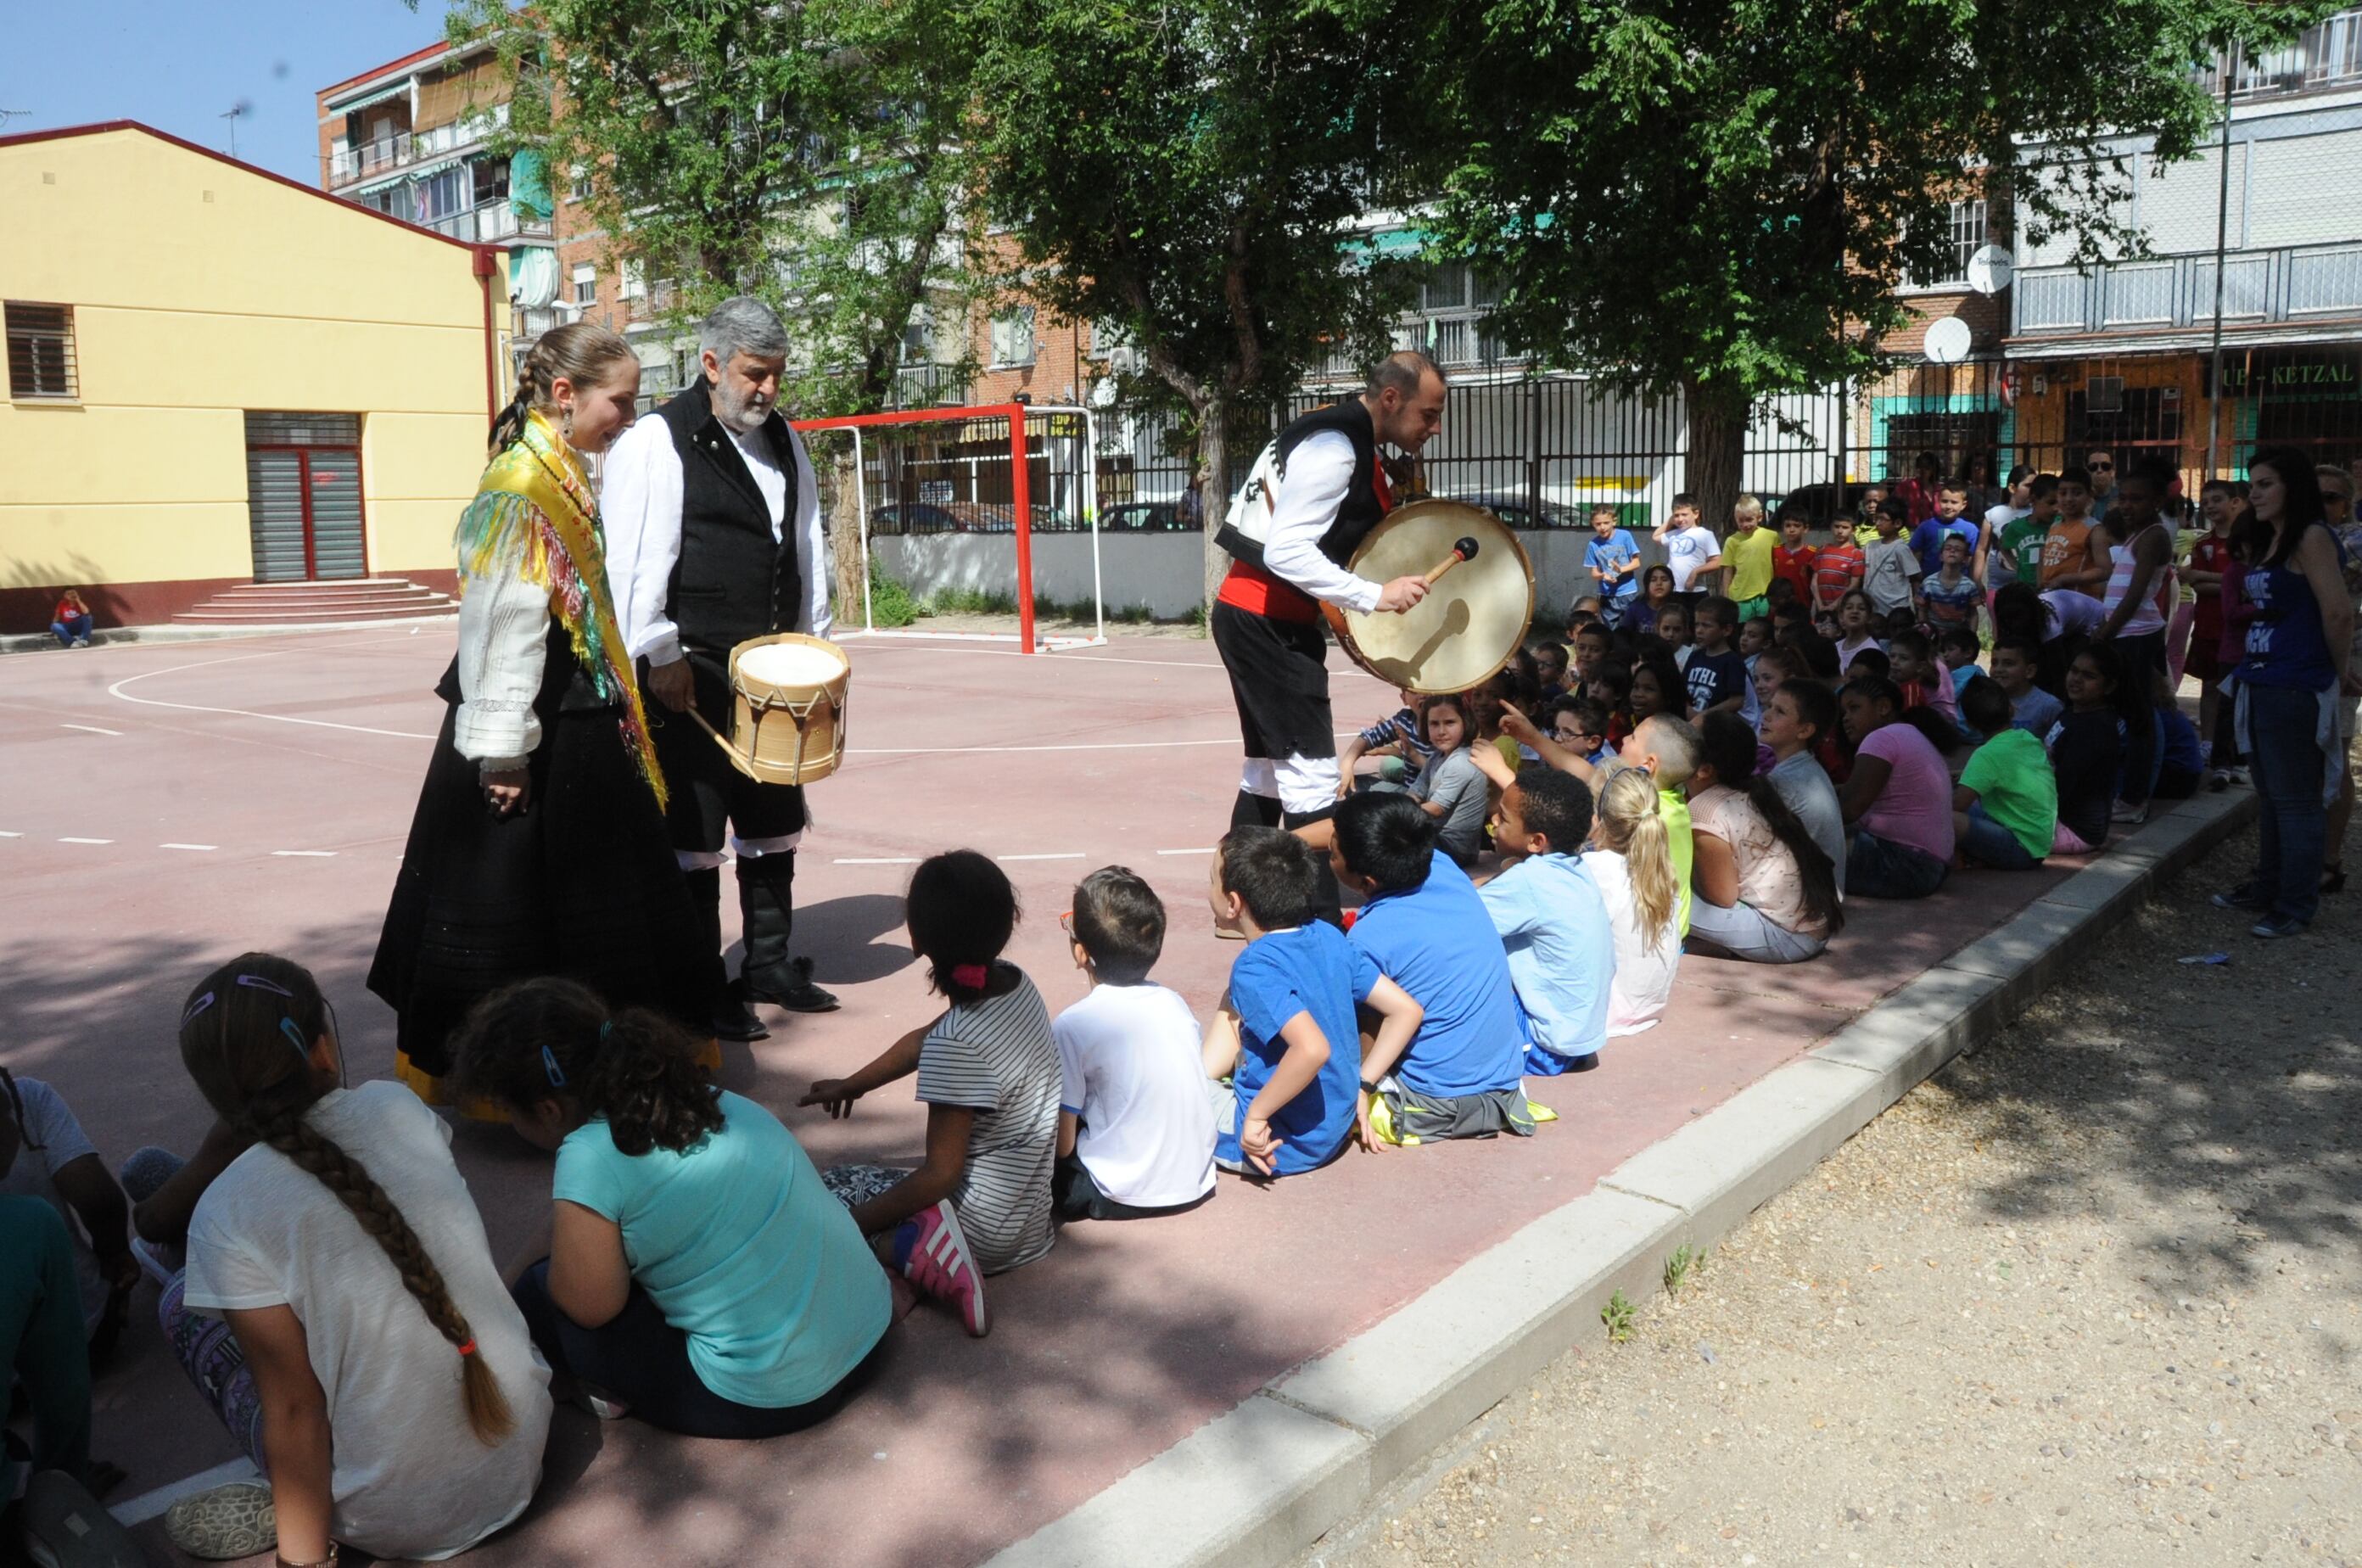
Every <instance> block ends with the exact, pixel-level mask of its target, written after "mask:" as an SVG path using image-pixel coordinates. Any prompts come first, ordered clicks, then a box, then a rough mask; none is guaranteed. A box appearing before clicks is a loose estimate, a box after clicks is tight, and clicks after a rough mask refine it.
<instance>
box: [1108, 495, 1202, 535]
mask: <svg viewBox="0 0 2362 1568" xmlns="http://www.w3.org/2000/svg"><path fill="white" fill-rule="evenodd" d="M1187 526H1188V525H1187V524H1185V523H1183V522H1182V521H1181V508H1180V507H1179V506H1177V505H1175V503H1174V502H1170V501H1127V502H1124V503H1123V504H1122V505H1120V506H1110V507H1109V508H1108V509H1107V510H1106V511H1105V512H1102V513H1099V531H1100V532H1101V533H1105V534H1177V533H1180V532H1181V531H1182V530H1183V529H1185V528H1187Z"/></svg>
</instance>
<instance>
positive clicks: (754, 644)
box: [690, 632, 853, 784]
mask: <svg viewBox="0 0 2362 1568" xmlns="http://www.w3.org/2000/svg"><path fill="white" fill-rule="evenodd" d="M852 683H853V661H852V660H850V659H848V658H846V657H844V649H843V648H841V647H838V646H836V645H835V644H834V643H832V642H829V641H828V640H826V639H825V638H822V637H807V636H804V635H801V634H800V633H796V632H787V633H782V634H781V635H778V636H775V637H754V638H750V639H748V640H747V641H745V642H743V643H740V644H739V645H738V646H736V647H734V648H732V649H731V650H730V734H729V737H728V738H727V739H724V738H723V736H722V735H720V734H714V733H713V731H712V727H711V726H710V725H708V726H706V733H707V734H713V739H714V742H715V744H716V745H720V746H721V747H722V749H723V751H725V752H727V753H729V755H730V762H731V766H733V767H736V768H737V769H738V771H739V772H741V773H743V774H745V776H746V777H747V778H752V779H754V780H755V781H756V783H757V784H810V783H811V782H813V781H814V780H816V779H821V778H827V777H828V776H829V775H830V774H832V773H833V772H835V771H836V767H837V764H838V763H839V762H841V761H843V760H844V699H845V691H846V689H847V688H848V687H849V686H851V685H852ZM690 715H691V716H692V717H696V716H697V713H696V710H695V709H693V708H692V709H691V710H690ZM698 723H700V724H701V725H704V723H705V721H704V720H703V719H702V718H698Z"/></svg>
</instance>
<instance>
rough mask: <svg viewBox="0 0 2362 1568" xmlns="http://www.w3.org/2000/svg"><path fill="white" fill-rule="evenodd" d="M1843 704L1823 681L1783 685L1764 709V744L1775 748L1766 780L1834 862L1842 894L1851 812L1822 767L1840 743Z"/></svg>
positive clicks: (1832, 867) (1784, 683) (1794, 682)
mask: <svg viewBox="0 0 2362 1568" xmlns="http://www.w3.org/2000/svg"><path fill="white" fill-rule="evenodd" d="M1837 732H1838V698H1837V693H1836V692H1834V691H1831V690H1829V689H1828V688H1827V686H1824V685H1823V684H1821V683H1820V682H1819V681H1817V680H1793V681H1785V682H1783V683H1782V685H1781V687H1780V689H1779V690H1777V691H1776V692H1774V693H1772V695H1771V698H1770V700H1769V701H1766V702H1765V703H1764V705H1763V725H1762V728H1761V730H1760V732H1759V733H1758V737H1757V738H1758V739H1760V741H1761V742H1762V744H1763V745H1766V746H1768V747H1770V748H1771V770H1770V771H1769V772H1768V773H1766V774H1765V777H1766V778H1770V779H1771V787H1772V788H1773V789H1774V790H1779V791H1780V798H1781V799H1782V800H1783V801H1787V802H1788V809H1789V810H1790V811H1792V812H1795V813H1796V820H1797V821H1799V822H1801V823H1804V824H1805V832H1806V833H1807V834H1811V835H1812V840H1813V842H1814V843H1815V844H1816V845H1819V846H1820V851H1821V853H1822V854H1824V855H1826V856H1828V857H1829V864H1830V867H1831V869H1832V873H1833V875H1834V876H1835V878H1836V880H1837V885H1838V889H1839V890H1840V891H1842V890H1843V889H1844V888H1845V885H1846V839H1847V834H1846V825H1845V810H1844V808H1843V807H1842V806H1840V805H1839V804H1838V791H1837V785H1836V784H1835V782H1833V781H1832V780H1831V779H1830V778H1829V774H1828V769H1827V767H1824V766H1823V765H1822V763H1821V761H1820V754H1821V752H1822V749H1823V747H1824V746H1825V745H1827V743H1829V742H1831V741H1833V740H1835V739H1836V738H1837Z"/></svg>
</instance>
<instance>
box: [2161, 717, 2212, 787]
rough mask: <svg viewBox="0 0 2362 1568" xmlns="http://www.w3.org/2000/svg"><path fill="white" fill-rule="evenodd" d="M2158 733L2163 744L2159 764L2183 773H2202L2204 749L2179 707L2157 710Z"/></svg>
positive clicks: (2196, 733)
mask: <svg viewBox="0 0 2362 1568" xmlns="http://www.w3.org/2000/svg"><path fill="white" fill-rule="evenodd" d="M2157 725H2158V734H2160V735H2162V736H2163V737H2164V740H2165V745H2164V747H2163V750H2162V752H2161V754H2160V756H2159V763H2160V766H2162V767H2178V768H2180V769H2181V770H2182V771H2183V772H2185V773H2202V772H2204V771H2205V769H2206V749H2205V747H2203V746H2202V745H2199V744H2198V731H2197V729H2196V727H2195V726H2193V725H2192V724H2191V722H2190V720H2189V719H2188V718H2187V717H2186V716H2185V715H2184V714H2183V713H2182V712H2181V710H2180V708H2179V707H2166V708H2159V709H2158V711H2157Z"/></svg>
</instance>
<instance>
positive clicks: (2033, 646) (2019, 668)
mask: <svg viewBox="0 0 2362 1568" xmlns="http://www.w3.org/2000/svg"><path fill="white" fill-rule="evenodd" d="M2041 662H2042V648H2041V646H2040V645H2039V644H2037V643H2032V642H2028V641H2027V640H2026V639H2025V638H2024V637H2003V638H2002V639H2001V640H2000V641H1998V642H1996V643H1994V644H1993V650H1992V679H1993V680H1994V682H1995V684H1997V685H1999V686H2000V687H2001V689H2002V691H2003V695H2005V696H2007V697H2008V698H2009V712H2010V723H2011V724H2012V725H2014V727H2016V728H2018V729H2021V730H2025V731H2028V732H2030V733H2031V734H2034V735H2036V736H2037V737H2039V736H2042V735H2046V734H2049V733H2050V726H2051V725H2052V724H2054V723H2058V715H2059V714H2061V713H2063V712H2066V711H2067V704H2066V703H2064V702H2061V701H2059V700H2058V698H2056V697H2053V696H2052V695H2051V694H2050V693H2049V692H2047V691H2045V690H2042V688H2041V687H2039V686H2036V684H2035V683H2034V672H2035V670H2036V668H2037V667H2038V666H2039V665H2040V664H2041Z"/></svg>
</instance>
